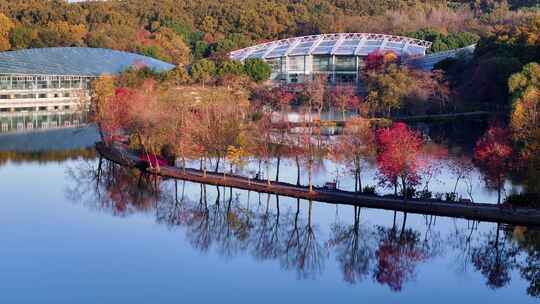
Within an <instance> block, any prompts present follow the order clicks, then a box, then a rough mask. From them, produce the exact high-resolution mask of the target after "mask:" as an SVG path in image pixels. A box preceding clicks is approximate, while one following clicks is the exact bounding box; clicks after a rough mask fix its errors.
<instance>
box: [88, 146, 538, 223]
mask: <svg viewBox="0 0 540 304" xmlns="http://www.w3.org/2000/svg"><path fill="white" fill-rule="evenodd" d="M96 150H97V151H98V152H99V154H100V155H101V156H102V157H103V158H105V159H107V160H109V161H112V162H114V163H117V164H119V165H122V166H127V167H130V168H137V169H139V170H140V171H141V172H143V173H148V174H152V175H158V176H161V177H167V178H173V179H180V180H186V181H191V182H196V183H203V184H209V185H217V186H224V187H232V188H237V189H242V190H249V191H255V192H261V193H269V194H276V195H281V196H288V197H293V198H299V199H305V200H312V201H318V202H323V203H330V204H341V205H351V206H358V207H366V208H374V209H384V210H392V211H401V212H408V213H416V214H427V215H436V216H445V217H453V218H464V219H470V220H478V221H483V222H495V223H506V224H515V225H527V226H540V209H533V208H521V207H517V208H514V209H512V208H504V207H502V205H495V204H485V203H461V202H445V201H438V200H416V199H403V198H395V197H389V196H377V195H365V194H358V193H355V192H350V191H344V190H329V189H324V188H318V187H313V191H311V192H310V191H309V190H308V187H307V186H297V185H293V184H289V183H283V182H272V181H271V182H270V183H268V181H267V180H254V179H249V178H246V177H242V176H235V175H226V176H224V174H223V173H214V172H207V173H206V176H205V175H204V173H203V172H202V171H200V170H195V169H187V168H186V169H182V168H177V167H172V166H162V167H161V168H160V170H157V169H152V168H146V169H143V168H142V166H140V160H139V159H138V157H136V156H135V155H132V154H130V153H122V151H121V150H120V149H117V148H114V147H111V146H106V145H105V144H103V143H101V142H100V143H97V144H96Z"/></svg>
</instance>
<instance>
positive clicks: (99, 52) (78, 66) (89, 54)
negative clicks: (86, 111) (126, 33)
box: [0, 47, 174, 76]
mask: <svg viewBox="0 0 540 304" xmlns="http://www.w3.org/2000/svg"><path fill="white" fill-rule="evenodd" d="M134 65H143V66H147V67H149V68H152V69H154V70H156V71H168V70H171V69H173V68H174V65H172V64H169V63H166V62H163V61H161V60H157V59H154V58H150V57H146V56H142V55H138V54H133V53H127V52H121V51H115V50H109V49H98V48H81V47H59V48H42V49H27V50H19V51H10V52H0V74H32V75H77V76H99V75H103V74H118V73H121V72H123V71H124V70H126V69H127V68H129V67H132V66H134Z"/></svg>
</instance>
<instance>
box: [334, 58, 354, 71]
mask: <svg viewBox="0 0 540 304" xmlns="http://www.w3.org/2000/svg"><path fill="white" fill-rule="evenodd" d="M335 62H336V71H343V72H345V71H350V72H354V71H356V57H354V56H336V61H335Z"/></svg>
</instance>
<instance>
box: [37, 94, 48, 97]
mask: <svg viewBox="0 0 540 304" xmlns="http://www.w3.org/2000/svg"><path fill="white" fill-rule="evenodd" d="M39 98H47V94H39Z"/></svg>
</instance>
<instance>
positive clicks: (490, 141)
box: [474, 126, 513, 202]
mask: <svg viewBox="0 0 540 304" xmlns="http://www.w3.org/2000/svg"><path fill="white" fill-rule="evenodd" d="M512 154H513V149H512V137H511V134H510V131H509V130H508V129H506V128H501V127H498V126H492V127H490V128H489V129H488V130H487V132H486V133H485V134H484V136H482V138H480V139H479V140H478V141H477V142H476V147H475V148H474V158H475V160H476V162H477V164H478V165H479V166H480V168H481V169H482V170H483V171H484V172H485V180H486V184H487V185H488V186H490V187H493V188H495V189H497V190H498V192H499V199H498V202H500V192H501V188H502V186H503V183H504V179H505V176H506V175H507V174H508V171H509V170H510V169H511V166H512Z"/></svg>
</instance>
